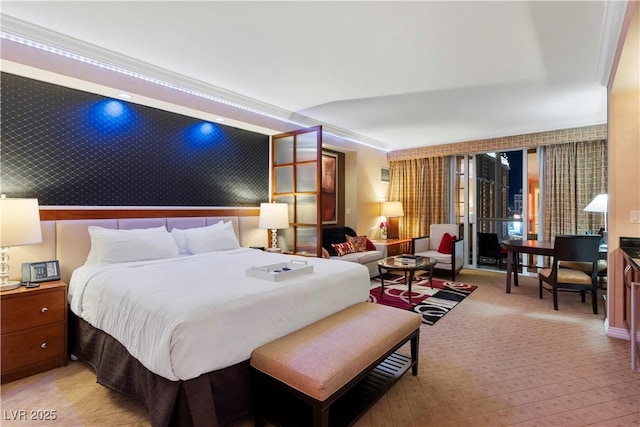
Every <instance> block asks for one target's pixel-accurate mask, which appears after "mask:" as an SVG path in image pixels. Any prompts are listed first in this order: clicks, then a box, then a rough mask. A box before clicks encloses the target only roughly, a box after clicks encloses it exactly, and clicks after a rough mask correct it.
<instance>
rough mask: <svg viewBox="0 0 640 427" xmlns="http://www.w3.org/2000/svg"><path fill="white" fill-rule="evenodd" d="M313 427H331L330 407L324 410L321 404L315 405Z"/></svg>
mask: <svg viewBox="0 0 640 427" xmlns="http://www.w3.org/2000/svg"><path fill="white" fill-rule="evenodd" d="M313 427H329V407H326V408H323V407H322V403H321V402H318V403H315V404H314V405H313Z"/></svg>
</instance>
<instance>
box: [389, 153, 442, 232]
mask: <svg viewBox="0 0 640 427" xmlns="http://www.w3.org/2000/svg"><path fill="white" fill-rule="evenodd" d="M447 164H448V163H447V162H446V158H445V157H429V158H422V159H409V160H398V161H392V162H390V164H389V166H390V182H389V200H399V201H401V202H402V206H403V209H404V217H402V218H400V222H399V227H400V230H399V231H400V237H407V236H413V237H417V236H427V235H428V234H429V226H430V225H431V224H440V223H444V222H445V219H446V208H445V201H446V200H447V199H446V195H447V191H448V185H446V183H447V179H446V177H447V167H446V165H447Z"/></svg>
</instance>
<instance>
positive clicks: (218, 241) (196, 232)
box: [184, 221, 240, 255]
mask: <svg viewBox="0 0 640 427" xmlns="http://www.w3.org/2000/svg"><path fill="white" fill-rule="evenodd" d="M184 237H185V240H186V243H187V250H188V251H189V253H191V254H194V255H195V254H202V253H205V252H215V251H225V250H229V249H237V248H239V247H240V244H239V243H238V238H237V237H236V233H235V232H234V231H233V224H232V223H231V221H228V222H225V223H222V224H220V223H217V224H214V225H210V226H208V227H200V228H190V229H187V230H185V231H184Z"/></svg>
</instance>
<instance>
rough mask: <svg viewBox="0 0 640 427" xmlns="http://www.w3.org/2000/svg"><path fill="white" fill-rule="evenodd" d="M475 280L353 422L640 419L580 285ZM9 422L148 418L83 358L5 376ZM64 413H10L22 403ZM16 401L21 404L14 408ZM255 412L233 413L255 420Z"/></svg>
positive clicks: (631, 422) (637, 387)
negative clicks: (552, 289)
mask: <svg viewBox="0 0 640 427" xmlns="http://www.w3.org/2000/svg"><path fill="white" fill-rule="evenodd" d="M456 279H457V280H458V281H461V282H464V283H468V284H473V285H478V289H476V290H475V291H474V292H473V293H472V294H471V295H470V296H469V297H467V298H466V299H465V301H464V303H463V304H460V305H459V306H457V307H456V308H455V309H454V310H453V311H452V312H451V313H449V314H448V315H446V316H445V317H444V318H443V319H442V320H440V321H439V322H438V323H436V324H435V325H433V326H426V325H423V326H422V328H421V331H420V333H421V336H420V365H419V374H418V376H417V377H413V376H411V375H405V376H404V377H403V378H402V379H401V380H400V381H399V382H398V383H397V384H396V385H395V386H394V387H393V388H392V389H391V390H390V391H389V392H388V393H387V394H386V395H385V396H383V397H382V398H381V399H380V400H379V401H378V402H377V403H376V404H375V405H374V406H373V407H372V408H371V410H369V411H368V412H367V413H366V414H365V415H364V416H363V417H362V418H361V419H360V420H359V421H358V422H357V423H356V426H359V427H365V426H371V427H373V426H398V427H408V426H425V427H426V426H512V425H515V426H523V427H524V426H586V425H595V426H638V425H640V373H633V372H632V371H631V369H630V359H629V358H630V355H629V342H628V341H624V340H619V339H613V338H608V337H607V336H606V335H605V332H604V321H603V316H602V313H604V309H603V307H602V302H601V307H600V313H601V314H600V315H594V314H592V313H591V304H590V303H586V304H582V303H581V302H580V297H579V296H578V295H576V294H568V293H561V294H560V297H559V305H560V307H559V308H560V310H559V311H557V312H556V311H554V310H553V306H552V301H551V295H550V294H548V293H545V295H544V298H545V299H544V300H540V299H538V285H537V280H536V279H535V278H522V279H521V281H520V282H521V283H520V286H519V287H517V288H514V289H513V290H512V293H511V294H506V293H505V292H504V283H505V275H504V274H503V273H494V272H484V271H474V270H463V272H462V274H461V275H460V276H459V277H457V278H456ZM1 399H2V400H1V404H2V420H1V424H2V425H3V426H16V425H34V426H35V425H39V426H41V425H64V426H95V427H102V426H104V427H107V426H145V425H149V421H148V416H147V414H146V410H145V408H144V407H142V405H140V404H138V403H137V402H135V401H133V400H131V399H129V398H127V397H124V396H122V395H120V394H118V393H114V392H111V391H109V390H107V389H105V388H104V387H102V386H100V385H98V384H96V382H95V374H94V373H93V372H92V370H91V369H90V368H89V367H87V366H86V365H84V364H82V363H80V362H71V363H69V365H68V366H66V367H64V368H60V369H56V370H52V371H49V372H45V373H42V374H38V375H35V376H32V377H30V378H25V379H22V380H19V381H15V382H12V383H9V384H5V385H3V386H2V390H1ZM19 410H24V411H27V414H28V413H29V411H30V410H42V411H47V410H48V411H56V414H57V420H55V421H53V422H51V421H48V422H42V421H12V420H8V419H7V418H8V417H10V415H11V414H12V413H15V411H19ZM10 411H13V412H10ZM252 425H253V420H252V419H245V420H241V421H239V422H238V423H235V424H234V427H238V426H242V427H244V426H247V427H248V426H252Z"/></svg>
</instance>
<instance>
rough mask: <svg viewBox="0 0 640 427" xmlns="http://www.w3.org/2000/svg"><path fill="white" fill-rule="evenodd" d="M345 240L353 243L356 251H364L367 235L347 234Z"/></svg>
mask: <svg viewBox="0 0 640 427" xmlns="http://www.w3.org/2000/svg"><path fill="white" fill-rule="evenodd" d="M347 242H349V243H353V246H354V247H355V248H356V252H364V251H366V250H367V236H356V237H352V236H347Z"/></svg>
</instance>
